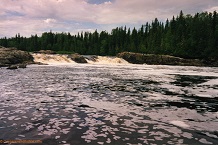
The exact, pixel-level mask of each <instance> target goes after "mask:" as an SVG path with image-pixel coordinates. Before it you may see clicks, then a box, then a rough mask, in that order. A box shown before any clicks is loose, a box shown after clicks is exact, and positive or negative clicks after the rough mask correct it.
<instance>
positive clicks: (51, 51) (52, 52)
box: [36, 50, 56, 54]
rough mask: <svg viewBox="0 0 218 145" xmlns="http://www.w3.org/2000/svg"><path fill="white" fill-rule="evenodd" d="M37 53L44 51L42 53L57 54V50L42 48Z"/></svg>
mask: <svg viewBox="0 0 218 145" xmlns="http://www.w3.org/2000/svg"><path fill="white" fill-rule="evenodd" d="M36 53H42V54H56V52H55V51H53V50H40V51H37V52H36Z"/></svg>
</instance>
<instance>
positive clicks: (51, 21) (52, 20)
mask: <svg viewBox="0 0 218 145" xmlns="http://www.w3.org/2000/svg"><path fill="white" fill-rule="evenodd" d="M44 22H45V23H47V24H50V23H55V22H56V20H55V19H46V20H44Z"/></svg>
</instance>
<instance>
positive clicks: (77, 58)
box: [68, 53, 87, 63]
mask: <svg viewBox="0 0 218 145" xmlns="http://www.w3.org/2000/svg"><path fill="white" fill-rule="evenodd" d="M68 58H70V59H71V60H73V61H75V62H76V63H87V61H86V59H85V57H83V56H82V55H80V54H78V53H74V54H71V55H68Z"/></svg>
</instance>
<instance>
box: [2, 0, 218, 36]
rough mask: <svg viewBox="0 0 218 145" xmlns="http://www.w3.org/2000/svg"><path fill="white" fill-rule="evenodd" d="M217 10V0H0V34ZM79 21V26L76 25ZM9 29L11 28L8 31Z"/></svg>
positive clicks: (133, 21) (109, 24)
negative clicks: (181, 11)
mask: <svg viewBox="0 0 218 145" xmlns="http://www.w3.org/2000/svg"><path fill="white" fill-rule="evenodd" d="M180 10H183V12H184V13H185V14H187V13H190V14H194V13H196V12H202V11H206V10H207V11H214V10H218V1H217V0H179V1H176V0H164V1H163V0H134V1H133V0H125V1H124V0H1V5H0V19H1V21H0V32H1V34H0V37H3V36H14V35H15V34H16V33H18V32H19V33H21V34H23V35H25V36H30V35H31V34H35V33H37V34H40V33H42V32H43V31H49V30H54V31H69V32H76V31H77V30H95V29H99V30H105V29H106V30H108V29H109V28H112V26H121V25H127V26H128V25H129V26H134V25H135V26H139V25H141V24H144V23H146V22H147V21H148V22H151V21H152V20H153V19H154V18H158V19H159V20H162V21H165V20H166V19H167V18H169V19H171V18H172V16H173V15H177V14H179V12H180ZM78 24H80V25H78ZM9 30H10V31H9Z"/></svg>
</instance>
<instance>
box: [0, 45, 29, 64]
mask: <svg viewBox="0 0 218 145" xmlns="http://www.w3.org/2000/svg"><path fill="white" fill-rule="evenodd" d="M30 63H33V57H32V55H31V54H30V53H28V52H25V51H21V50H17V49H16V48H5V47H0V67H7V66H13V65H17V66H18V65H21V64H30Z"/></svg>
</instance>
